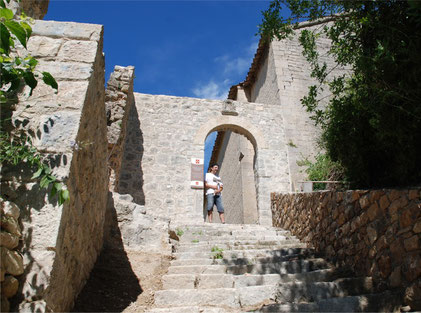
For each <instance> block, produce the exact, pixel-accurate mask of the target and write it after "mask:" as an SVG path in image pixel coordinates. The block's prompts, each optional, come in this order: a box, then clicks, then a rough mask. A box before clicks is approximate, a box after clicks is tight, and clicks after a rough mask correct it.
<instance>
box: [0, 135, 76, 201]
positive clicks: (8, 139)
mask: <svg viewBox="0 0 421 313" xmlns="http://www.w3.org/2000/svg"><path fill="white" fill-rule="evenodd" d="M0 163H1V164H3V165H5V164H9V165H12V166H17V165H19V164H21V163H27V164H29V165H30V166H32V167H35V168H36V169H37V170H36V171H35V173H34V175H33V176H32V178H31V179H38V180H39V181H40V187H41V188H45V189H48V188H49V186H50V185H51V191H50V195H51V197H54V196H55V195H56V194H57V196H58V203H59V204H60V205H61V204H63V203H64V202H66V201H68V200H69V191H68V190H67V189H65V188H64V186H63V185H62V184H61V183H59V182H57V178H56V177H55V176H54V175H52V173H51V168H49V167H48V166H47V165H46V164H44V163H43V159H42V156H41V155H40V154H39V153H38V151H37V149H35V148H34V147H33V146H32V143H31V139H30V137H29V136H27V135H26V134H25V133H24V132H20V133H19V134H14V135H13V136H11V135H10V134H8V133H7V132H3V131H0Z"/></svg>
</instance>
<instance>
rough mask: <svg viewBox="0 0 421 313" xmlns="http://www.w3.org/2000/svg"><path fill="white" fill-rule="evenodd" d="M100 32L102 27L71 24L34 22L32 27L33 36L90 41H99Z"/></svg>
mask: <svg viewBox="0 0 421 313" xmlns="http://www.w3.org/2000/svg"><path fill="white" fill-rule="evenodd" d="M102 32H103V26H102V25H95V24H83V23H73V22H51V21H36V22H35V24H34V25H33V27H32V34H33V35H38V36H45V37H52V38H70V39H80V40H92V41H99V40H100V38H101V36H102Z"/></svg>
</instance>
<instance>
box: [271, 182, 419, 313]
mask: <svg viewBox="0 0 421 313" xmlns="http://www.w3.org/2000/svg"><path fill="white" fill-rule="evenodd" d="M272 213H273V225H274V226H278V227H283V228H285V229H288V230H290V231H291V232H292V233H293V234H294V235H295V236H297V237H298V238H299V239H301V240H304V241H305V242H308V243H310V244H311V245H312V246H313V247H314V248H315V249H316V250H318V251H321V252H324V253H326V255H327V256H328V257H329V258H331V259H333V260H335V261H336V262H337V263H339V264H340V265H348V266H350V267H352V268H353V269H354V270H355V271H356V272H357V273H359V274H362V275H368V276H372V277H373V278H374V279H375V281H377V282H378V283H384V284H386V285H387V286H389V287H390V288H406V301H407V303H408V304H410V305H411V307H412V308H413V309H416V310H420V309H421V189H420V188H415V189H410V190H371V191H368V190H356V191H347V192H333V191H331V192H314V193H297V194H276V193H273V194H272Z"/></svg>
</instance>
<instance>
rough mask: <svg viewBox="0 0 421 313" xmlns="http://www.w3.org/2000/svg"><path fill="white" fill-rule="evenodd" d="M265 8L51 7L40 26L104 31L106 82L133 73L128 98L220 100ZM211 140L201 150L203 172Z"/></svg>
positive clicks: (202, 4)
mask: <svg viewBox="0 0 421 313" xmlns="http://www.w3.org/2000/svg"><path fill="white" fill-rule="evenodd" d="M268 6H269V1H263V0H260V1H89V0H88V1H85V0H84V1H65V0H51V1H50V4H49V8H48V13H47V15H46V16H45V17H44V19H45V20H55V21H73V22H81V23H93V24H102V25H104V53H105V64H106V73H105V80H106V81H107V80H108V79H109V76H110V74H111V72H112V71H113V69H114V66H115V65H120V66H128V65H133V66H134V67H135V75H136V78H135V81H134V91H135V92H141V93H148V94H161V95H174V96H180V97H197V98H206V99H226V97H227V95H228V91H229V88H230V87H231V86H232V85H235V84H238V83H239V82H242V81H243V80H244V79H245V77H246V75H247V72H248V69H249V67H250V65H251V62H252V60H253V56H254V54H255V52H256V48H257V43H258V40H259V38H258V37H257V36H256V35H255V34H256V33H257V30H258V28H257V26H258V24H260V23H261V20H262V14H261V11H263V10H266V9H267V8H268ZM215 137H216V133H213V134H211V135H210V136H208V138H207V140H206V144H205V171H206V169H207V164H208V162H209V159H210V154H211V152H212V147H213V143H214V140H215Z"/></svg>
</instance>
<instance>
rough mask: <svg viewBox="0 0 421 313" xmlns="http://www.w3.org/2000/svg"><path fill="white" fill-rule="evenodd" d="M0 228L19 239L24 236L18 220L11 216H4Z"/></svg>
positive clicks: (0, 220)
mask: <svg viewBox="0 0 421 313" xmlns="http://www.w3.org/2000/svg"><path fill="white" fill-rule="evenodd" d="M0 226H1V228H3V229H4V230H6V231H7V232H8V233H10V234H12V235H15V236H18V237H20V236H22V233H21V230H20V226H19V224H18V222H17V220H16V219H14V218H13V217H11V216H7V215H3V214H2V215H1V219H0Z"/></svg>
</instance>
